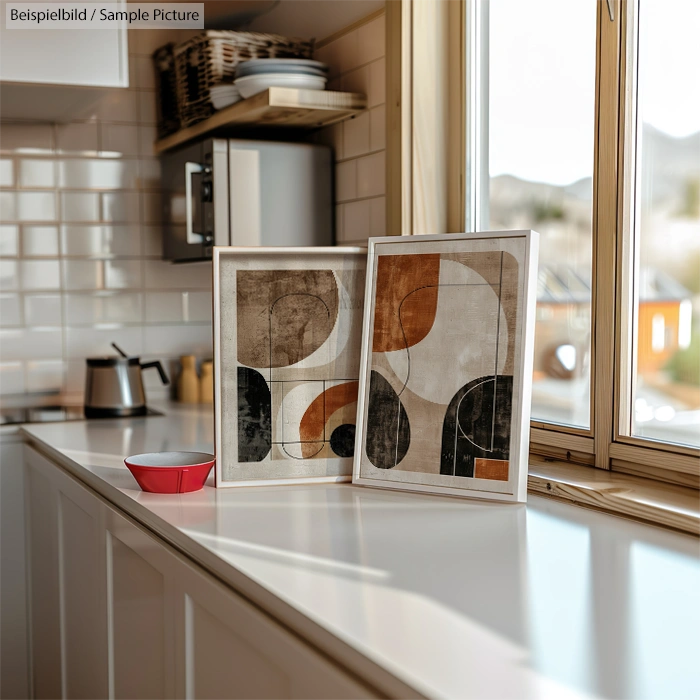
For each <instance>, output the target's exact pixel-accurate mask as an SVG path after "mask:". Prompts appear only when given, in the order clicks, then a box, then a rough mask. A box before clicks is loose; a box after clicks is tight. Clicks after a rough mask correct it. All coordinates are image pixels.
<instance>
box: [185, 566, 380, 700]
mask: <svg viewBox="0 0 700 700" xmlns="http://www.w3.org/2000/svg"><path fill="white" fill-rule="evenodd" d="M180 568H181V574H180V576H179V577H178V578H179V583H180V585H181V586H182V588H183V590H184V591H185V593H186V596H185V598H186V616H185V648H186V660H185V671H186V681H185V684H186V687H187V697H191V698H223V697H229V698H279V697H285V698H367V697H374V696H373V695H372V693H371V692H370V691H369V689H368V688H366V687H364V686H363V685H361V684H360V683H357V682H355V681H354V680H353V679H352V678H351V677H350V676H348V675H347V674H346V673H345V672H344V671H343V670H341V669H340V668H338V667H337V666H336V665H335V664H333V663H331V662H330V661H327V660H326V659H325V658H324V657H323V656H321V655H320V654H319V653H318V652H316V651H314V650H313V649H312V648H311V647H310V646H308V645H307V644H306V643H305V642H304V641H302V640H301V639H299V638H298V637H296V636H294V635H293V634H291V633H289V632H287V631H286V630H285V629H284V628H283V627H281V626H280V625H279V624H277V623H276V622H275V621H274V620H273V619H272V618H270V617H268V616H267V615H266V614H264V613H262V612H260V611H259V610H258V609H257V608H255V607H254V606H253V605H251V604H250V603H248V602H247V601H246V600H245V599H244V598H242V597H240V596H239V595H237V594H236V593H234V592H233V591H231V590H230V589H228V588H226V587H224V586H222V585H221V584H220V583H219V582H218V581H216V580H214V579H213V578H211V577H210V576H209V575H208V574H206V573H205V572H203V571H202V570H201V569H199V568H198V567H194V566H192V565H190V564H189V563H188V562H185V561H182V563H181V567H180Z"/></svg>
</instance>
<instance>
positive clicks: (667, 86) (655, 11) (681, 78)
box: [489, 0, 700, 185]
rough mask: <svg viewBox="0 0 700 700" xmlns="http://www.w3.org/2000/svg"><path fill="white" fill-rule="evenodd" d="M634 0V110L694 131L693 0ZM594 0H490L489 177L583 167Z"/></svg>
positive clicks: (698, 95)
mask: <svg viewBox="0 0 700 700" xmlns="http://www.w3.org/2000/svg"><path fill="white" fill-rule="evenodd" d="M599 1H600V0H599ZM640 2H641V7H640V78H639V80H640V114H641V115H642V118H643V120H644V121H645V122H648V123H650V124H652V125H653V126H655V127H656V128H657V129H660V130H661V131H664V132H666V133H667V134H670V135H672V136H676V137H682V136H687V135H689V134H692V133H694V132H696V131H700V0H640ZM596 4H597V0H527V2H523V0H490V17H489V20H490V37H489V53H490V61H489V71H490V75H489V90H490V95H489V171H490V175H491V176H492V177H494V176H496V175H501V174H504V173H507V174H511V175H516V176H517V177H520V178H522V179H525V180H531V181H537V182H548V183H552V184H556V185H567V184H570V183H572V182H575V181H576V180H579V179H581V178H583V177H590V176H592V174H593V135H594V134H593V132H594V105H595V43H596V39H595V32H596ZM606 14H607V13H606Z"/></svg>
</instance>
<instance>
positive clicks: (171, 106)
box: [152, 44, 180, 138]
mask: <svg viewBox="0 0 700 700" xmlns="http://www.w3.org/2000/svg"><path fill="white" fill-rule="evenodd" d="M174 49H175V44H166V45H165V46H161V47H160V48H159V49H158V50H157V51H155V52H154V53H153V56H152V59H153V68H154V69H155V73H156V90H157V93H156V95H157V99H156V105H157V114H158V138H163V137H164V136H167V135H168V134H173V133H175V132H176V131H177V130H178V129H179V128H180V117H179V110H178V106H177V77H176V75H175V54H174Z"/></svg>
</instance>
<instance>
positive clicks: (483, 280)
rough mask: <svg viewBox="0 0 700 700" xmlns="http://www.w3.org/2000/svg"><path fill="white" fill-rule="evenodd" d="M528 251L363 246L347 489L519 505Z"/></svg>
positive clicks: (526, 238) (513, 243)
mask: <svg viewBox="0 0 700 700" xmlns="http://www.w3.org/2000/svg"><path fill="white" fill-rule="evenodd" d="M538 241H539V236H538V234H537V233H536V232H534V231H529V230H517V231H491V232H485V233H469V234H446V235H442V234H441V235H421V236H411V237H384V238H371V239H369V251H368V261H367V276H366V285H367V286H366V291H365V311H364V319H363V333H362V338H363V340H362V358H361V370H360V390H359V401H358V417H357V432H356V438H357V443H356V445H355V458H354V464H353V483H354V484H359V485H363V486H372V487H376V488H390V489H400V490H408V491H419V492H424V493H437V494H443V495H449V496H462V497H471V498H484V499H489V500H496V501H510V502H521V503H522V502H525V500H526V497H527V467H528V451H529V430H530V401H531V393H532V366H533V353H534V332H535V304H536V292H537V259H538ZM497 253H500V257H499V256H498V255H496V254H497ZM389 255H392V256H401V257H402V259H401V260H400V259H399V258H398V257H394V258H387V260H386V262H381V259H382V258H383V257H384V256H389ZM417 255H418V256H425V257H422V258H420V259H417V258H416V259H413V257H414V256H417ZM408 258H412V259H411V260H409V259H408ZM470 265H474V267H470ZM497 266H500V267H497ZM378 267H381V273H380V280H379V282H380V285H379V288H380V292H379V305H378V306H377V301H378V299H377V276H378ZM516 268H517V277H516V278H514V274H515V273H514V270H516ZM477 270H480V271H481V274H479V273H478V272H477ZM504 270H505V276H504ZM482 274H483V275H484V277H482V276H481V275H482ZM496 274H500V277H498V278H496V276H495V275H496ZM514 279H517V282H515V281H514ZM412 280H415V281H412ZM496 280H497V283H496ZM516 287H517V299H516V302H515V303H513V301H512V296H513V290H514V289H515V288H516ZM405 289H409V290H412V291H409V292H407V293H406V295H405V296H403V292H404V291H405ZM387 290H389V291H387ZM392 290H393V291H392ZM399 299H400V301H398V300H399ZM409 303H410V305H412V306H414V309H413V310H411V308H410V306H409ZM441 303H442V306H439V304H441ZM451 304H452V305H453V306H454V304H457V306H456V307H454V308H458V309H459V311H458V312H457V313H453V314H451V313H450V308H451V306H450V305H451ZM459 304H462V306H459ZM377 309H379V311H378V312H377ZM426 309H427V310H426ZM506 315H507V319H505V316H506ZM375 321H376V323H375ZM504 324H505V326H504ZM397 328H398V330H397ZM426 329H427V330H426ZM399 331H400V332H399ZM431 332H432V333H433V334H437V335H434V336H431ZM375 334H376V336H377V338H376V339H375ZM401 334H403V335H401ZM499 339H500V341H499ZM451 341H452V345H450V342H451ZM499 342H500V343H501V346H500V347H501V349H500V350H499ZM404 346H405V347H404ZM504 347H505V348H506V350H505V351H504V350H503V348H504ZM431 353H432V354H431ZM504 353H505V354H504ZM459 357H462V358H467V359H464V360H460V359H458V358H459ZM489 362H491V363H492V364H491V365H489ZM486 367H492V368H493V369H490V370H489V371H485V368H486ZM431 368H432V369H431ZM510 370H512V374H506V371H510ZM431 371H432V372H434V375H431ZM482 375H483V376H482ZM469 377H474V378H473V379H470V380H469V381H466V379H467V378H469ZM499 382H500V385H499ZM499 387H500V388H499ZM370 389H371V390H372V392H371V396H370ZM402 396H403V398H402ZM467 396H468V397H469V398H468V399H467ZM426 397H427V398H426ZM446 397H447V398H446ZM450 397H451V398H450ZM465 399H466V401H465ZM489 399H490V403H489ZM484 406H486V407H488V406H490V408H489V409H488V410H486V409H484ZM394 407H395V408H394ZM497 408H498V411H497V410H496V409H497ZM489 411H492V412H493V416H492V417H490V416H489ZM464 416H466V418H463V417H464ZM439 417H441V420H442V421H443V423H442V424H441V425H440V424H439V421H438V418H439ZM368 418H371V421H368ZM412 419H413V421H414V423H413V431H412V430H411V427H412ZM506 419H508V425H509V428H510V430H509V432H508V433H507V434H506V433H505V432H504V427H503V426H504V425H505V421H506ZM489 420H490V425H489ZM462 422H463V423H464V425H463V424H462ZM465 425H466V426H467V427H466V428H465V427H464V426H465ZM489 433H490V438H489ZM438 436H440V440H441V442H440V443H439V444H437V443H436V440H437V439H438ZM477 436H478V437H477ZM484 436H485V437H484ZM489 439H490V443H489ZM453 440H454V445H452V441H453ZM479 443H481V444H479ZM368 453H369V454H368ZM370 455H371V459H370ZM504 455H505V458H504ZM399 466H403V467H404V468H403V469H398V468H397V467H399Z"/></svg>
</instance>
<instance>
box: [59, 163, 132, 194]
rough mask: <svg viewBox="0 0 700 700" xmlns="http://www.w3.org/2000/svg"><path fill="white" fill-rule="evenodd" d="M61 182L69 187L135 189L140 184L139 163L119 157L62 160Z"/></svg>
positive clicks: (62, 185) (61, 184) (60, 168)
mask: <svg viewBox="0 0 700 700" xmlns="http://www.w3.org/2000/svg"><path fill="white" fill-rule="evenodd" d="M59 183H60V186H61V187H66V188H68V189H101V190H119V189H135V188H136V187H137V186H138V163H137V162H136V161H132V160H120V159H117V158H91V159H83V158H71V159H70V160H62V161H61V162H60V163H59Z"/></svg>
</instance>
